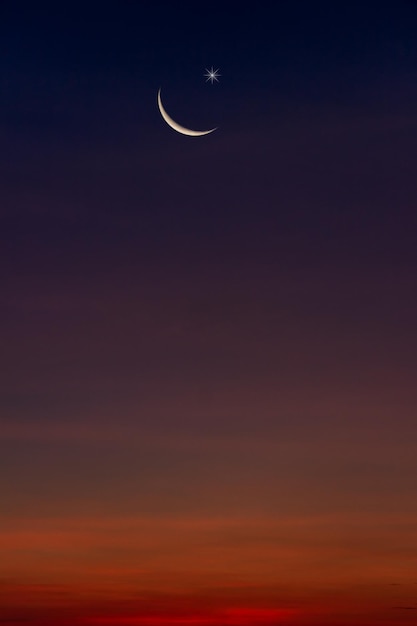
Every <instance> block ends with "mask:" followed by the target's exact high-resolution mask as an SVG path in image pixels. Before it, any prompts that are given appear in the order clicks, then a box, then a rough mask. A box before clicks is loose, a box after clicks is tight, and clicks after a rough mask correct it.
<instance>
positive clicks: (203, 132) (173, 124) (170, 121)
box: [158, 89, 217, 137]
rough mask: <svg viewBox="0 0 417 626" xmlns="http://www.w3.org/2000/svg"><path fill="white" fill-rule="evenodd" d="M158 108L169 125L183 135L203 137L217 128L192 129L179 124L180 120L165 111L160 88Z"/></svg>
mask: <svg viewBox="0 0 417 626" xmlns="http://www.w3.org/2000/svg"><path fill="white" fill-rule="evenodd" d="M158 108H159V112H160V114H161V115H162V117H163V118H164V120H165V121H166V123H167V124H168V126H171V128H173V129H174V130H176V131H177V133H181V134H182V135H188V136H189V137H202V136H203V135H208V134H209V133H212V132H213V131H215V130H217V128H211V129H210V130H191V128H185V126H181V125H180V124H178V122H176V121H175V120H173V119H172V117H170V116H169V115H168V113H167V112H166V111H165V109H164V106H163V104H162V100H161V90H160V89H159V91H158Z"/></svg>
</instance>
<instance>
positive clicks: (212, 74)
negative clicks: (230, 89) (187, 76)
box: [204, 66, 221, 84]
mask: <svg viewBox="0 0 417 626" xmlns="http://www.w3.org/2000/svg"><path fill="white" fill-rule="evenodd" d="M206 72H207V74H204V76H207V80H206V83H207V82H208V81H210V82H211V84H213V83H214V81H217V82H219V78H218V77H219V76H221V74H219V68H217V70H215V69H214V67H213V66H211V70H208V69H207V68H206Z"/></svg>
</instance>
